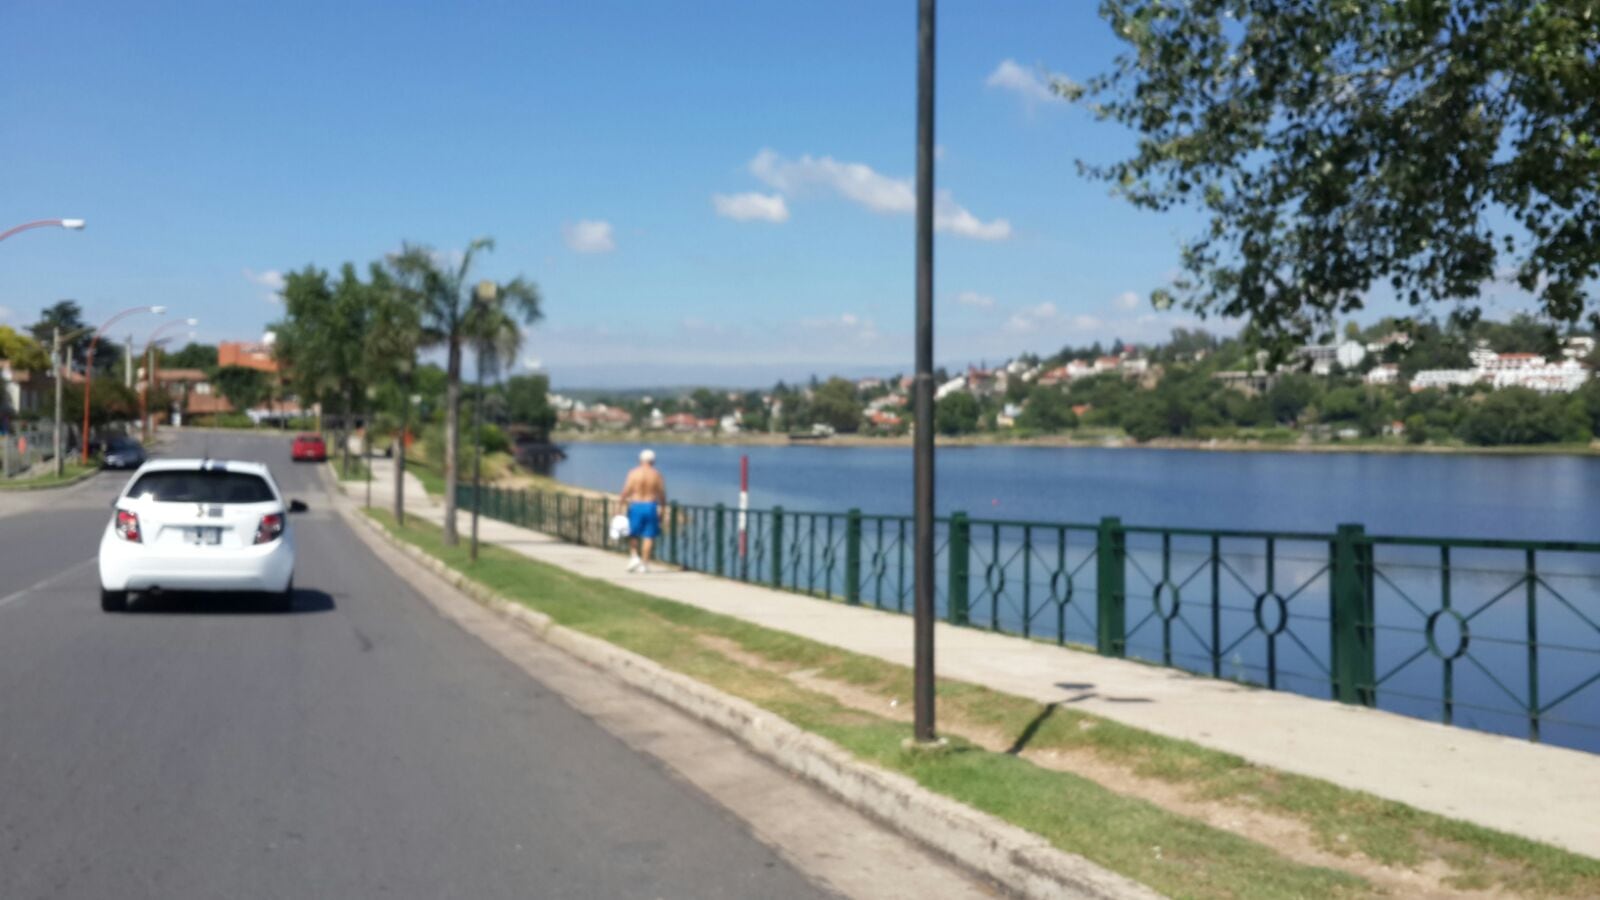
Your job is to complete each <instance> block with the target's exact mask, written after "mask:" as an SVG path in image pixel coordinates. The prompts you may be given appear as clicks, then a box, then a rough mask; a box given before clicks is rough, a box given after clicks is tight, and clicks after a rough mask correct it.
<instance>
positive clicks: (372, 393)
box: [361, 385, 378, 509]
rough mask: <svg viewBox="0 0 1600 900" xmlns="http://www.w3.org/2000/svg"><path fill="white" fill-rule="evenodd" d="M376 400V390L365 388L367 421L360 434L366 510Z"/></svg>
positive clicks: (369, 487) (370, 501)
mask: <svg viewBox="0 0 1600 900" xmlns="http://www.w3.org/2000/svg"><path fill="white" fill-rule="evenodd" d="M376 399H378V389H377V388H375V387H373V386H371V385H368V386H367V420H366V422H365V423H364V424H365V426H366V427H365V428H364V429H363V430H362V433H361V455H362V456H364V457H366V465H367V509H371V508H372V418H373V416H372V403H373V401H374V400H376Z"/></svg>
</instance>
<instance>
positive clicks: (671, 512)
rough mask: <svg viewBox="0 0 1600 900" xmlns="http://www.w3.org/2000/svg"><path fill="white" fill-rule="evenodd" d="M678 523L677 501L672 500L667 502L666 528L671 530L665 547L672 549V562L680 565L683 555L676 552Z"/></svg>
mask: <svg viewBox="0 0 1600 900" xmlns="http://www.w3.org/2000/svg"><path fill="white" fill-rule="evenodd" d="M678 525H679V519H678V501H676V500H674V501H672V502H671V503H669V504H667V530H668V531H670V532H672V538H671V540H669V541H668V542H667V549H668V550H671V551H672V560H671V561H672V563H673V564H674V565H679V566H681V565H683V557H682V556H680V555H679V554H678V532H679V531H680V530H681V529H679V528H678Z"/></svg>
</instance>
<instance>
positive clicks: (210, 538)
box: [188, 528, 222, 546]
mask: <svg viewBox="0 0 1600 900" xmlns="http://www.w3.org/2000/svg"><path fill="white" fill-rule="evenodd" d="M188 531H189V543H191V544H210V545H213V546H215V545H217V544H220V543H222V529H221V528H190V529H188Z"/></svg>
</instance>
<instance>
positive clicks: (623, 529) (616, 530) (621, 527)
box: [611, 513, 628, 541]
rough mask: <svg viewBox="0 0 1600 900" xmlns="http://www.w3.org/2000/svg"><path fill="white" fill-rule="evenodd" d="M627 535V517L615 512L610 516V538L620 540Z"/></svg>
mask: <svg viewBox="0 0 1600 900" xmlns="http://www.w3.org/2000/svg"><path fill="white" fill-rule="evenodd" d="M627 536H628V517H627V516H624V515H622V514H620V513H619V514H617V515H614V516H612V517H611V539H612V540H613V541H620V540H622V539H624V538H626V537H627Z"/></svg>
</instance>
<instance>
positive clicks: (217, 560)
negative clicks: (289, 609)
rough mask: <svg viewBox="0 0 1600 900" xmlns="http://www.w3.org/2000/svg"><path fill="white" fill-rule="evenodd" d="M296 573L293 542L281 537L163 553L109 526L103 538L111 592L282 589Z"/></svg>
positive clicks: (104, 580) (103, 570)
mask: <svg viewBox="0 0 1600 900" xmlns="http://www.w3.org/2000/svg"><path fill="white" fill-rule="evenodd" d="M293 577H294V544H293V542H292V541H291V540H290V539H289V538H288V537H284V538H280V539H279V540H276V541H273V542H272V543H271V544H263V545H261V546H259V547H246V548H242V549H228V550H212V551H209V552H205V553H193V552H185V553H184V554H182V555H181V556H180V555H177V554H174V553H168V552H161V551H159V550H157V549H156V548H153V547H150V546H147V545H145V544H130V543H128V542H127V541H124V540H122V539H121V538H119V537H117V536H116V535H115V534H112V533H111V532H110V531H107V533H106V534H105V536H104V537H102V538H101V540H100V586H101V587H102V588H104V589H105V590H108V591H148V590H153V589H156V588H160V589H162V590H167V591H271V592H277V591H282V590H284V589H285V588H287V587H288V586H289V582H290V580H291V579H292V578H293Z"/></svg>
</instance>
